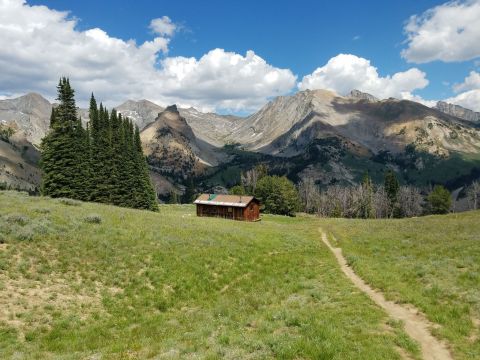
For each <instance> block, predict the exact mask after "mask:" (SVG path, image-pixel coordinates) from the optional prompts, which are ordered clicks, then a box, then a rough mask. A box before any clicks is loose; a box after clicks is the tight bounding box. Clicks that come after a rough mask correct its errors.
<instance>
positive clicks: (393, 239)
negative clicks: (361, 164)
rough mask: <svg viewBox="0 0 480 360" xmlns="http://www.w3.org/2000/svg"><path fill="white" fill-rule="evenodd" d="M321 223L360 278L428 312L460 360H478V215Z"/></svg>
mask: <svg viewBox="0 0 480 360" xmlns="http://www.w3.org/2000/svg"><path fill="white" fill-rule="evenodd" d="M322 223H323V225H322V226H323V227H324V228H325V229H326V230H328V231H329V232H330V233H331V234H333V235H334V237H335V239H336V240H337V242H338V244H337V245H339V246H340V247H341V248H342V249H343V253H344V255H345V257H346V258H347V261H348V262H349V263H350V265H351V266H353V268H354V269H355V271H356V272H357V274H359V275H360V276H361V277H362V278H363V279H364V280H366V281H367V282H368V283H369V284H371V285H372V286H374V287H375V288H378V289H380V290H382V291H383V292H384V293H385V294H386V297H387V298H389V299H391V300H395V301H397V302H400V303H411V304H413V305H415V306H416V307H417V308H419V309H420V310H421V311H422V312H424V313H425V314H426V316H427V317H428V318H429V319H430V320H431V321H432V322H434V323H435V324H437V325H438V328H436V329H435V330H434V334H435V335H436V336H438V337H439V338H443V339H446V340H448V342H449V343H450V344H451V345H452V347H453V349H452V350H453V352H454V355H455V358H456V359H480V212H478V211H477V212H468V213H462V214H452V215H446V216H427V217H422V218H414V219H402V220H346V219H328V220H327V219H326V220H322Z"/></svg>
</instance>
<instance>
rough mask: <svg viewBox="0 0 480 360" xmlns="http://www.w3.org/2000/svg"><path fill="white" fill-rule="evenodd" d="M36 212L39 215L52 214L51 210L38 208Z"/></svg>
mask: <svg viewBox="0 0 480 360" xmlns="http://www.w3.org/2000/svg"><path fill="white" fill-rule="evenodd" d="M34 211H35V212H36V213H39V214H49V213H50V212H51V210H50V209H49V208H37V209H35V210H34Z"/></svg>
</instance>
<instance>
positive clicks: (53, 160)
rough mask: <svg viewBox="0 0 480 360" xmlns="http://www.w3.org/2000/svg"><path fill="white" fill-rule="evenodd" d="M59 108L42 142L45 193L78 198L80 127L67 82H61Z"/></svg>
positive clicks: (52, 116)
mask: <svg viewBox="0 0 480 360" xmlns="http://www.w3.org/2000/svg"><path fill="white" fill-rule="evenodd" d="M57 91H58V97H57V100H58V101H59V105H58V107H57V108H56V109H55V110H53V111H52V115H51V119H50V127H51V129H50V132H49V133H48V135H47V136H46V137H45V138H44V139H43V140H42V144H41V149H42V158H41V167H42V170H43V181H42V193H43V194H44V195H48V196H52V197H71V198H76V197H77V196H78V187H77V186H78V179H77V177H78V174H77V170H78V156H77V151H78V149H77V143H76V141H75V136H76V133H75V130H76V128H77V127H78V119H77V109H76V106H75V98H74V91H73V89H72V88H71V87H70V82H69V80H68V79H67V78H65V77H63V78H61V79H60V81H59V83H58V86H57Z"/></svg>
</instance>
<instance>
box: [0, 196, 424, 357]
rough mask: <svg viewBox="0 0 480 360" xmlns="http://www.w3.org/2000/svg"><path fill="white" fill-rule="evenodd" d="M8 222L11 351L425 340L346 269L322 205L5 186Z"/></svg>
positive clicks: (141, 353) (217, 351)
mask: <svg viewBox="0 0 480 360" xmlns="http://www.w3.org/2000/svg"><path fill="white" fill-rule="evenodd" d="M98 222H100V223H98ZM0 224H1V226H0V233H1V242H2V244H0V268H1V269H2V271H1V272H0V309H1V310H0V332H1V334H2V336H1V337H0V357H1V358H3V359H8V358H13V357H22V356H24V355H26V354H28V357H30V358H46V357H47V358H65V357H69V358H70V359H84V358H89V357H90V358H91V357H94V358H98V357H101V358H104V359H118V358H155V357H157V358H227V359H238V358H266V359H269V358H285V359H293V358H320V357H325V356H326V357H328V358H332V359H345V358H355V357H360V358H362V359H378V358H388V359H400V358H401V357H400V355H399V352H398V351H397V348H398V347H402V348H404V350H403V352H407V353H409V352H410V353H412V356H416V354H417V353H418V349H417V348H416V346H415V344H414V343H412V341H411V340H409V339H408V338H407V337H406V336H405V334H404V333H403V331H402V330H401V327H399V325H398V324H394V323H390V322H389V321H388V318H387V317H386V315H385V314H384V313H383V312H382V311H381V310H379V309H378V308H377V307H376V306H375V305H374V304H373V303H372V302H370V301H369V300H368V299H367V298H366V297H365V296H363V295H362V294H360V293H359V292H358V291H357V290H356V289H355V288H354V287H353V285H352V284H351V283H349V281H348V280H347V279H346V278H344V277H342V275H341V272H340V270H339V269H338V268H337V266H336V263H335V260H334V258H333V257H332V256H330V255H329V253H328V252H327V251H326V250H325V248H324V247H323V246H322V245H321V242H320V241H319V238H318V236H319V233H318V226H317V225H318V221H317V220H315V219H311V218H285V217H276V216H265V217H264V218H263V220H262V221H261V222H259V223H250V224H246V223H241V222H233V221H225V220H221V219H206V218H197V217H195V216H194V209H193V207H191V206H174V205H173V206H164V207H162V208H161V210H160V213H158V214H157V213H151V212H145V211H137V210H128V209H123V208H116V207H111V206H103V205H98V204H89V203H78V202H72V201H70V200H68V201H64V200H51V199H47V198H38V197H27V196H24V195H20V194H18V193H13V192H0Z"/></svg>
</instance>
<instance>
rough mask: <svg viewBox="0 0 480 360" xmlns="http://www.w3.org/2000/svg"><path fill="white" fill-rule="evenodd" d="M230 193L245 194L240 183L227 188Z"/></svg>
mask: <svg viewBox="0 0 480 360" xmlns="http://www.w3.org/2000/svg"><path fill="white" fill-rule="evenodd" d="M228 193H229V194H230V195H247V192H246V191H245V188H244V187H243V186H242V185H235V186H233V187H231V188H230V190H228Z"/></svg>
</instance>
